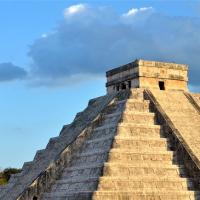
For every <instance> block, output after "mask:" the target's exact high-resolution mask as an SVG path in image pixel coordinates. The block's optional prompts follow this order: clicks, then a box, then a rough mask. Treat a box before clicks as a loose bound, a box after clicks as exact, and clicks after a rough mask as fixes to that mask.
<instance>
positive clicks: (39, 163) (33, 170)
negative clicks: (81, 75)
mask: <svg viewBox="0 0 200 200" xmlns="http://www.w3.org/2000/svg"><path fill="white" fill-rule="evenodd" d="M106 76H107V83H106V87H107V94H106V95H105V96H102V97H98V98H95V99H92V100H90V101H89V103H88V107H87V108H86V109H85V110H83V111H82V112H80V113H78V114H77V115H76V117H75V119H74V121H73V122H72V123H71V124H69V125H65V126H64V127H63V128H62V130H61V132H60V135H59V136H58V137H55V138H51V139H50V140H49V143H48V144H47V146H46V148H45V149H43V150H39V151H37V153H36V155H35V157H34V160H33V161H31V162H27V163H24V165H23V170H22V172H21V173H19V174H16V175H13V176H12V177H11V179H10V181H9V184H7V185H6V186H4V187H0V200H16V199H17V200H89V199H93V200H128V199H130V200H186V199H187V200H195V199H200V192H199V191H200V94H193V93H190V92H188V87H187V84H188V67H187V65H183V64H176V63H165V62H155V61H145V60H136V61H134V62H131V63H129V64H126V65H124V66H120V67H118V68H115V69H112V70H110V71H108V72H107V73H106Z"/></svg>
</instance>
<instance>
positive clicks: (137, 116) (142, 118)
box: [122, 111, 156, 125]
mask: <svg viewBox="0 0 200 200" xmlns="http://www.w3.org/2000/svg"><path fill="white" fill-rule="evenodd" d="M122 122H130V123H136V124H152V125H153V124H155V123H156V117H155V114H154V113H142V112H141V113H140V112H139V113H137V112H132V111H129V112H128V111H127V112H126V111H125V112H124V113H123V115H122Z"/></svg>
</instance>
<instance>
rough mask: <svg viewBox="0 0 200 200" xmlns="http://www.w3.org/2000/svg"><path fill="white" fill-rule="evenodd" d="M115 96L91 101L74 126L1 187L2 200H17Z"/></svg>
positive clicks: (68, 128) (65, 128)
mask: <svg viewBox="0 0 200 200" xmlns="http://www.w3.org/2000/svg"><path fill="white" fill-rule="evenodd" d="M115 95H116V94H112V95H106V96H103V97H99V98H96V99H94V100H91V101H90V102H89V105H88V107H87V108H86V109H85V110H84V111H83V112H81V113H79V115H78V116H76V118H75V119H74V121H73V123H72V124H70V125H67V126H64V127H63V129H62V131H61V134H60V136H58V137H55V138H51V139H50V141H49V143H48V144H47V146H46V149H44V150H40V151H38V152H37V153H36V155H35V157H34V160H33V161H32V162H28V163H25V164H24V166H23V171H22V172H21V173H20V174H18V175H15V176H13V177H12V178H11V180H10V181H9V184H8V185H7V186H6V188H5V187H2V188H1V187H0V199H1V200H15V199H16V198H17V197H18V196H19V195H20V194H21V193H22V192H23V191H24V190H25V189H26V188H27V187H28V186H29V185H31V184H32V182H33V181H34V180H35V179H36V178H37V177H38V176H39V175H40V174H41V173H43V172H44V171H45V170H46V169H47V168H48V167H49V165H50V164H51V163H52V162H54V161H55V160H56V159H58V157H59V155H60V153H61V152H62V151H63V150H64V149H65V148H66V147H67V146H68V145H69V144H70V143H72V142H73V141H74V140H75V139H76V137H77V136H78V135H79V134H80V133H81V132H82V131H83V130H84V129H85V128H86V127H87V126H88V125H89V124H90V123H91V121H92V120H94V119H95V118H96V117H97V115H98V114H99V113H100V112H101V111H102V110H103V109H104V108H105V107H106V106H107V105H108V104H109V103H110V102H111V101H112V100H113V99H114V97H115Z"/></svg>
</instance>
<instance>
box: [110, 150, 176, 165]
mask: <svg viewBox="0 0 200 200" xmlns="http://www.w3.org/2000/svg"><path fill="white" fill-rule="evenodd" d="M108 160H109V161H112V162H114V161H121V162H128V163H129V162H137V161H144V162H145V161H147V160H148V161H173V153H172V152H170V151H163V152H139V151H138V152H137V151H132V150H130V151H122V150H121V149H111V151H110V152H109V157H108Z"/></svg>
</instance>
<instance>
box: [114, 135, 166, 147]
mask: <svg viewBox="0 0 200 200" xmlns="http://www.w3.org/2000/svg"><path fill="white" fill-rule="evenodd" d="M132 146H140V147H144V148H145V147H166V148H167V147H168V140H167V139H166V138H148V137H146V138H145V137H130V138H128V137H121V136H116V137H115V138H114V141H113V147H114V148H131V147H132Z"/></svg>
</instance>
